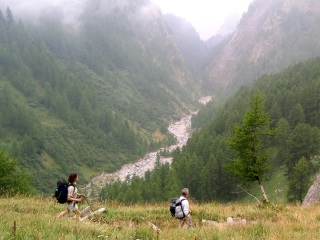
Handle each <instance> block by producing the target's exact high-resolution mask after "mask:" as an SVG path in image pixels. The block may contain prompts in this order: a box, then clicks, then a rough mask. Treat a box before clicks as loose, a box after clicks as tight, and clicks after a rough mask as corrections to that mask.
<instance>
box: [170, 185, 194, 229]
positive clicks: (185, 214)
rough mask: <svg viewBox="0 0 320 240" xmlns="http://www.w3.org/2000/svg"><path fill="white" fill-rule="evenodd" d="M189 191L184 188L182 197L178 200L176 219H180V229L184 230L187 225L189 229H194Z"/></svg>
mask: <svg viewBox="0 0 320 240" xmlns="http://www.w3.org/2000/svg"><path fill="white" fill-rule="evenodd" d="M188 196H189V189H188V188H183V189H182V191H181V196H180V197H179V198H178V199H177V200H176V206H175V215H174V216H175V217H176V218H178V219H179V228H182V227H183V226H184V224H186V225H187V226H188V227H189V228H192V218H191V215H190V214H191V211H190V208H189V201H188V199H187V198H188Z"/></svg>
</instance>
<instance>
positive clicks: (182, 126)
mask: <svg viewBox="0 0 320 240" xmlns="http://www.w3.org/2000/svg"><path fill="white" fill-rule="evenodd" d="M209 101H211V97H203V98H201V99H199V102H200V103H202V104H206V103H208V102H209ZM193 114H196V113H192V114H190V115H187V116H184V117H182V118H181V119H180V120H179V121H177V122H174V123H170V125H169V127H168V131H169V132H170V133H171V134H173V135H174V137H175V138H176V144H174V145H171V146H168V147H167V148H166V149H163V148H162V149H159V150H158V151H154V152H150V153H147V154H146V155H145V156H144V157H143V158H140V159H138V160H137V161H135V162H134V163H129V164H126V165H124V166H123V167H122V168H121V169H120V170H118V171H116V172H114V173H104V172H103V173H101V174H100V175H99V176H97V177H94V178H93V179H92V180H91V182H90V183H89V184H88V185H87V186H86V187H85V189H86V190H87V191H88V193H87V195H88V196H90V195H91V193H92V190H93V189H95V188H98V189H101V188H103V187H104V186H106V184H107V183H108V182H112V181H114V180H117V179H119V180H120V181H124V180H125V179H126V178H127V177H128V176H129V177H132V176H134V175H135V176H139V177H143V176H144V174H145V173H146V172H147V171H148V170H149V171H151V170H153V169H154V167H155V164H156V160H157V154H158V153H160V152H161V151H163V150H166V151H169V152H171V151H173V150H175V149H177V148H178V147H179V148H182V147H183V146H184V145H185V144H186V143H187V141H188V139H189V137H190V131H191V118H192V115H193ZM159 155H160V154H159ZM159 161H160V163H161V164H164V163H167V162H168V163H171V161H172V157H163V156H160V160H159Z"/></svg>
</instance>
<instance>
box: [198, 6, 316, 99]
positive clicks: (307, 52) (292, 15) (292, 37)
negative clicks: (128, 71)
mask: <svg viewBox="0 0 320 240" xmlns="http://www.w3.org/2000/svg"><path fill="white" fill-rule="evenodd" d="M319 20H320V3H319V1H315V0H310V1H300V0H256V1H254V2H253V3H252V4H251V5H250V7H249V9H248V11H247V13H245V14H244V15H243V17H242V19H241V21H240V23H239V25H238V27H237V29H236V31H235V32H234V33H233V34H232V35H231V36H230V37H229V39H228V41H226V42H225V43H224V45H223V46H221V47H220V49H219V51H216V52H218V54H216V55H215V56H213V60H212V61H211V62H210V63H208V65H207V67H206V72H205V78H206V82H205V85H204V86H205V88H206V89H210V90H211V91H213V92H214V93H219V92H221V90H224V91H223V93H225V91H234V90H235V89H237V88H238V87H239V86H241V85H246V84H250V83H252V82H253V81H254V80H255V79H256V78H257V77H259V76H261V75H262V74H264V73H269V72H275V71H279V70H281V69H283V68H284V67H287V66H288V65H290V64H293V63H296V62H298V61H300V60H303V59H306V58H310V57H313V56H318V55H319V54H320V44H319V43H318V40H317V39H319V36H320V25H319Z"/></svg>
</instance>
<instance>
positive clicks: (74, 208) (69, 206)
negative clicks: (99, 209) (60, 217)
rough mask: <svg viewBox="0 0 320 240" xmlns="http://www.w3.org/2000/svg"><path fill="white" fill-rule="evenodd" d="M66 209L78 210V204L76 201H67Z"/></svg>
mask: <svg viewBox="0 0 320 240" xmlns="http://www.w3.org/2000/svg"><path fill="white" fill-rule="evenodd" d="M67 209H69V211H70V212H75V211H77V210H78V204H76V203H68V205H67Z"/></svg>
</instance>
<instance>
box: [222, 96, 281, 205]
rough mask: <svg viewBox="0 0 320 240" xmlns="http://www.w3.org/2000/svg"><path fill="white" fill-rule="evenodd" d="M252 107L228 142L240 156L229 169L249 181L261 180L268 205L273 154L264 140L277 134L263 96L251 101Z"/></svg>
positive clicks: (231, 161) (232, 161) (261, 187)
mask: <svg viewBox="0 0 320 240" xmlns="http://www.w3.org/2000/svg"><path fill="white" fill-rule="evenodd" d="M250 105H251V109H250V110H248V111H247V112H246V114H245V116H244V118H243V122H242V125H236V126H235V128H234V134H233V136H232V137H230V139H229V141H228V145H229V147H230V148H231V149H233V150H235V151H236V157H235V158H234V159H231V160H230V162H229V164H228V165H227V169H228V170H229V171H231V172H233V173H235V174H236V175H238V176H240V177H241V178H242V179H243V180H245V181H249V182H254V181H257V182H258V183H259V186H260V190H261V193H262V196H263V198H264V200H265V202H269V199H268V196H267V194H266V192H265V190H264V187H263V180H264V177H265V176H266V174H267V173H268V172H269V171H270V169H271V165H270V164H269V162H268V159H269V155H270V154H269V152H268V150H267V149H265V147H264V144H263V143H264V142H263V141H264V140H265V137H266V136H272V135H275V130H271V129H270V125H271V121H270V117H269V115H268V113H267V112H265V110H264V101H263V99H262V97H261V96H260V95H259V94H256V95H255V96H254V97H253V98H252V99H251V101H250Z"/></svg>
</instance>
